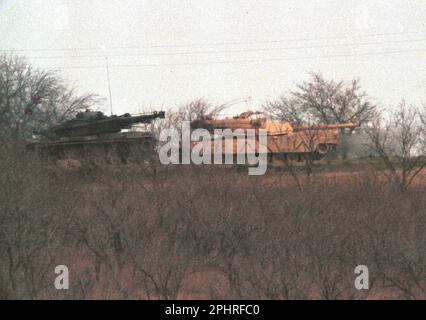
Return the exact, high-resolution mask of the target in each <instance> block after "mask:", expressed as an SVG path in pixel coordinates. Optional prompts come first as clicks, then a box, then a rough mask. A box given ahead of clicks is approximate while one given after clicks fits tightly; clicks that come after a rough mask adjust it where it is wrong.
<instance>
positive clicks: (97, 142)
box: [27, 132, 156, 166]
mask: <svg viewBox="0 0 426 320" xmlns="http://www.w3.org/2000/svg"><path fill="white" fill-rule="evenodd" d="M155 142H156V140H155V138H154V137H153V136H152V135H151V134H149V133H138V132H126V133H119V134H111V135H106V136H105V135H104V136H102V137H97V136H89V137H82V138H76V139H62V140H58V141H39V142H31V143H29V144H27V149H28V150H30V151H32V152H35V153H37V154H38V155H39V156H40V158H41V159H43V160H45V161H47V162H49V163H58V162H62V161H74V162H78V163H79V164H80V165H86V164H95V165H101V166H102V165H108V164H132V163H135V164H143V163H151V162H153V161H154V160H155V158H156V157H155V155H156V152H155Z"/></svg>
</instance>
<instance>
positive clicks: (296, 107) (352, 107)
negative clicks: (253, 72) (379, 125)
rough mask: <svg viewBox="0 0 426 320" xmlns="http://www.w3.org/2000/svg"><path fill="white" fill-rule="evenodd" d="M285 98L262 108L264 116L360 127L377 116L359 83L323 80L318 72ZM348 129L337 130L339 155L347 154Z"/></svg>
mask: <svg viewBox="0 0 426 320" xmlns="http://www.w3.org/2000/svg"><path fill="white" fill-rule="evenodd" d="M296 87H297V88H296V90H293V91H291V92H290V94H289V97H288V98H287V97H284V96H283V97H280V98H279V99H278V100H276V101H269V102H267V103H266V104H265V105H264V110H265V111H266V113H267V114H269V115H270V116H272V117H274V118H278V119H280V120H283V121H288V122H291V123H296V124H298V123H301V122H312V121H314V122H321V123H325V124H330V123H357V124H360V125H361V124H364V123H366V122H369V121H371V120H373V119H374V118H375V117H376V116H377V106H376V105H375V104H374V103H373V102H372V101H371V99H370V98H369V97H368V95H367V94H366V93H365V92H364V91H361V87H360V85H359V80H352V81H351V82H350V83H345V82H343V81H339V82H336V81H334V80H326V79H324V77H323V76H322V75H321V74H320V73H311V79H310V80H309V81H304V82H302V83H300V84H297V85H296ZM348 133H351V130H349V131H348V130H347V129H340V138H341V143H340V145H339V150H340V155H341V157H342V158H343V159H345V158H346V157H347V154H348V144H347V141H346V140H347V136H348Z"/></svg>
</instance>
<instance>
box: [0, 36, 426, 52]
mask: <svg viewBox="0 0 426 320" xmlns="http://www.w3.org/2000/svg"><path fill="white" fill-rule="evenodd" d="M424 33H425V32H422V31H406V32H389V33H372V34H360V35H352V36H332V37H318V38H290V39H280V40H263V41H230V42H212V43H192V44H165V45H154V44H152V45H138V46H111V47H105V48H101V47H74V48H72V47H69V48H32V49H31V48H23V49H0V51H2V52H28V51H33V52H36V51H96V50H107V49H110V50H116V49H154V48H185V47H208V46H227V45H253V44H272V43H282V42H298V41H315V40H339V39H340V40H341V39H348V38H369V37H384V36H394V35H408V34H411V35H413V34H424Z"/></svg>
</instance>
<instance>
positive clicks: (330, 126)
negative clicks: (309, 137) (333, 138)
mask: <svg viewBox="0 0 426 320" xmlns="http://www.w3.org/2000/svg"><path fill="white" fill-rule="evenodd" d="M358 127H359V125H358V124H355V123H336V124H318V125H311V126H310V125H294V126H293V131H303V130H327V129H328V130H333V129H355V128H358Z"/></svg>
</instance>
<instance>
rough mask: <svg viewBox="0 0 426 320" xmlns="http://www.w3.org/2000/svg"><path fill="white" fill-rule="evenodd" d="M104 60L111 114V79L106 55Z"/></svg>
mask: <svg viewBox="0 0 426 320" xmlns="http://www.w3.org/2000/svg"><path fill="white" fill-rule="evenodd" d="M105 60H106V71H107V79H108V93H109V107H110V111H111V115H112V95H111V81H110V78H109V63H108V57H105Z"/></svg>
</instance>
